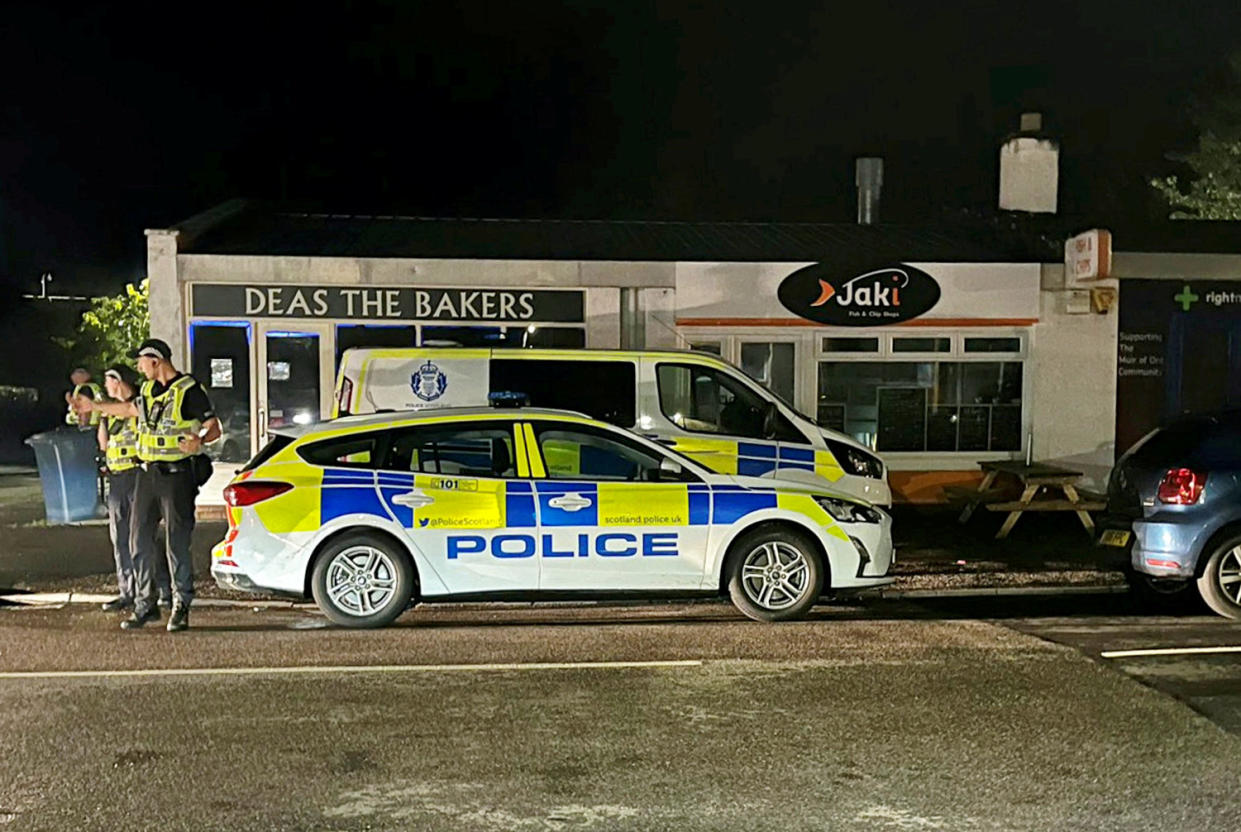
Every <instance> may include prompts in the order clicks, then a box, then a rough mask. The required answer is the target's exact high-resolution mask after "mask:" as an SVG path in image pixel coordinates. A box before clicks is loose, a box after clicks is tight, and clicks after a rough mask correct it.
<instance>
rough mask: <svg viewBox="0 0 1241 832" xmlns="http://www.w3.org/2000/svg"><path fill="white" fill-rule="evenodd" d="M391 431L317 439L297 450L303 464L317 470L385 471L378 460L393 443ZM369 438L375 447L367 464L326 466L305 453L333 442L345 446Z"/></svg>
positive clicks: (375, 431) (364, 432)
mask: <svg viewBox="0 0 1241 832" xmlns="http://www.w3.org/2000/svg"><path fill="white" fill-rule="evenodd" d="M390 430H391V429H382V430H368V431H359V432H358V433H347V434H344V435H342V436H329V437H326V438H323V439H317V440H315V441H313V442H307V443H305V444H304V445H299V446H298V447H297V448H296V452H297V456H298V459H300V460H301V461H302V462H304V463H306V464H307V465H313V466H315V467H316V468H350V469H353V470H355V471H381V470H383V469H382V468H380V467H379V463H378V460H379V459H381V458H383V457H385V456H387V453H388V447H389V445H390V444H391V441H392V438H391V436H390V435H389V431H390ZM367 437H372V438H373V440H374V442H375V445H374V447H372V448H371V460H370V462H367V463H358V462H333V463H331V464H324V463H322V462H315V461H313V460H310V459H307V458H306V454H305V453H304V452H305V451H309V450H311V449H313V448H316V447H320V446H323V445H327V444H329V443H332V442H340V443H342V444H343V443H345V442H350V441H358V440H360V439H364V438H367Z"/></svg>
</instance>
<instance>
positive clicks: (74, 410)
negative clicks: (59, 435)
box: [65, 367, 103, 430]
mask: <svg viewBox="0 0 1241 832" xmlns="http://www.w3.org/2000/svg"><path fill="white" fill-rule="evenodd" d="M69 382H70V383H71V384H72V385H73V390H72V392H69V393H66V394H65V401H66V402H68V404H69V412H68V413H66V414H65V424H66V425H73V426H74V427H75V428H80V429H82V430H86V429H88V428H93V427H96V426H97V425H98V424H99V414H98V413H95V412H90V413H86V412H81V411H80V409H79V408H78V406H77V397H78V396H85V397H87V398H89V399H90V400H91V401H96V402H101V401H103V391H102V390H100V389H99V385H98V384H96V383H95V382H93V381H91V380H90V372H89V371H88V370H87V369H86V368H85V367H78V368H77V369H75V370H74V371H73V372H72V373H70V374H69Z"/></svg>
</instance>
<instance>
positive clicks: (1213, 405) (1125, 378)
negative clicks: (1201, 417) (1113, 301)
mask: <svg viewBox="0 0 1241 832" xmlns="http://www.w3.org/2000/svg"><path fill="white" fill-rule="evenodd" d="M1116 376H1117V377H1116V453H1117V455H1118V456H1119V455H1120V454H1122V453H1124V452H1125V451H1126V450H1127V449H1128V448H1129V447H1131V446H1132V445H1133V443H1135V442H1137V441H1138V440H1139V439H1141V438H1142V437H1143V436H1145V435H1146V434H1147V433H1148V432H1149V431H1151V430H1152V429H1153V428H1155V427H1158V426H1159V425H1160V424H1163V423H1165V422H1167V421H1170V420H1171V419H1174V418H1176V417H1177V416H1180V415H1183V414H1189V413H1206V412H1211V411H1215V410H1222V409H1225V408H1236V407H1241V282H1233V281H1222V280H1214V281H1211V280H1136V279H1134V280H1129V279H1126V280H1121V281H1120V317H1119V333H1118V337H1117V360H1116Z"/></svg>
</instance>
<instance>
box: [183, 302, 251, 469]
mask: <svg viewBox="0 0 1241 832" xmlns="http://www.w3.org/2000/svg"><path fill="white" fill-rule="evenodd" d="M190 375H192V376H194V378H196V379H198V380H199V382H200V383H202V385H203V386H204V387H205V388H206V390H207V396H208V398H210V399H211V406H212V408H213V409H214V410H215V413H216V416H217V417H218V418H219V420H220V431H221V436H220V439H219V440H218V441H216V442H212V443H211V444H209V445H207V446H206V447H207V453H208V455H210V456H211V457H213V458H214V459H215V460H217V461H219V462H245V461H246V460H247V459H249V458H250V325H249V324H247V323H244V322H240V321H238V322H232V321H218V322H205V321H204V322H201V323H200V322H194V323H191V324H190Z"/></svg>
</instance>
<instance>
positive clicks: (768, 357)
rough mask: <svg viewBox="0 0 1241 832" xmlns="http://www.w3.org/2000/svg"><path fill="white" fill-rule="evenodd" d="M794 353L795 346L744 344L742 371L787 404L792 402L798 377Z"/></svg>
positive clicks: (742, 349)
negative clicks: (794, 384) (794, 382)
mask: <svg viewBox="0 0 1241 832" xmlns="http://www.w3.org/2000/svg"><path fill="white" fill-rule="evenodd" d="M794 353H795V349H794V345H793V344H785V343H779V342H776V343H753V342H743V343H742V344H741V369H742V370H743V371H744V372H745V374H746V375H748V376H749V377H750V378H752V379H754V380H755V381H757V382H758V383H759V384H761V385H763V386H764V387H766V388H767V389H768V390H771V391H772V392H773V393H775V394H776V395H777V396H779V397H780V398H782V399H784V400H785V401H786V402H787V401H792V400H793V379H794V378H795V377H796V375H797V372H796V362H795V360H794Z"/></svg>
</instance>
